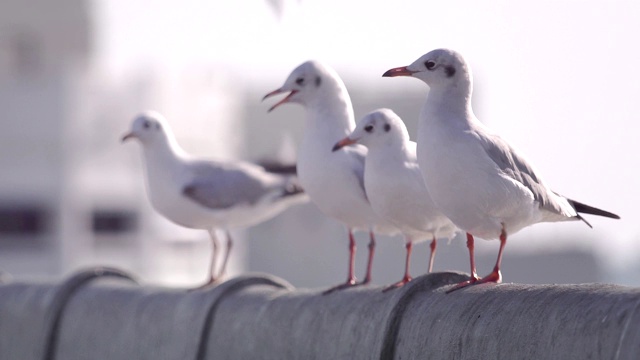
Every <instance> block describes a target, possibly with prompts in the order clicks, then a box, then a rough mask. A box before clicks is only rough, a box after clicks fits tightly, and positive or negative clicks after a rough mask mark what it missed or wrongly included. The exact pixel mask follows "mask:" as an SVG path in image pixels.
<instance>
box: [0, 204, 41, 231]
mask: <svg viewBox="0 0 640 360" xmlns="http://www.w3.org/2000/svg"><path fill="white" fill-rule="evenodd" d="M47 218H48V212H47V211H46V210H45V209H44V208H43V207H38V206H32V205H22V206H15V205H14V206H3V207H0V234H2V235H38V234H42V233H44V232H45V231H46V230H47Z"/></svg>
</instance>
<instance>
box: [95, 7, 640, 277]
mask: <svg viewBox="0 0 640 360" xmlns="http://www.w3.org/2000/svg"><path fill="white" fill-rule="evenodd" d="M283 1H284V3H285V4H286V7H285V9H284V12H283V14H282V17H281V18H279V17H278V16H277V15H276V14H275V12H274V11H273V9H272V8H271V7H270V6H269V3H268V2H267V1H258V0H254V1H242V0H240V1H212V0H186V1H181V2H179V3H178V2H175V1H169V0H143V1H142V0H141V1H135V2H130V1H123V0H119V1H118V0H94V3H95V4H96V14H97V19H98V23H99V26H98V29H97V32H98V36H99V46H98V55H99V62H100V63H101V65H102V66H104V67H105V68H106V69H109V71H112V72H113V73H114V74H118V73H126V72H127V71H131V70H135V69H140V68H141V67H145V66H149V65H153V66H158V67H162V68H166V69H172V70H176V69H183V68H187V67H190V66H201V65H202V64H207V65H214V66H219V67H220V69H221V72H225V73H227V74H230V76H231V77H232V78H233V77H235V78H237V81H238V82H240V83H241V84H242V85H243V86H253V87H254V88H255V91H257V92H266V91H267V90H272V89H274V88H276V87H278V86H280V84H281V83H282V82H283V81H284V79H285V78H286V76H287V75H288V74H289V72H290V71H291V70H292V69H293V68H294V67H295V66H297V65H298V64H300V63H301V62H303V61H305V60H308V59H312V58H315V59H321V60H324V61H326V62H327V63H329V64H331V65H333V66H334V67H335V68H336V69H337V70H338V72H339V73H340V74H341V75H342V76H343V77H348V78H352V79H357V81H361V82H362V83H365V84H367V86H368V87H370V88H375V87H390V86H406V87H407V88H412V89H416V90H418V91H424V92H425V93H426V90H427V87H426V85H424V84H422V83H421V82H419V81H417V80H415V79H398V78H394V79H389V78H384V79H383V78H381V77H380V75H381V74H382V73H383V72H384V71H385V70H387V69H389V68H391V67H396V66H402V65H408V64H409V63H411V62H413V61H414V60H415V59H416V58H418V57H419V56H421V55H422V54H424V53H426V52H428V51H430V50H432V49H434V48H438V47H449V48H452V49H455V50H457V51H459V52H461V53H462V54H463V55H465V56H466V58H467V59H468V61H469V62H470V64H471V66H472V69H473V70H474V75H475V89H476V90H477V92H481V94H482V95H481V100H480V101H478V102H477V103H478V106H477V107H476V109H475V112H476V115H477V116H478V118H480V120H481V121H483V122H485V123H486V124H488V125H489V126H490V127H492V128H493V129H495V130H496V131H497V132H498V133H500V134H501V135H502V136H504V137H505V138H506V139H508V140H509V141H510V142H511V143H513V144H514V145H515V146H516V147H517V148H519V149H520V150H522V151H523V152H524V153H525V154H526V155H527V156H528V157H529V159H530V160H531V161H532V162H533V163H534V164H535V165H536V166H537V168H538V170H539V171H540V173H541V174H542V176H543V177H544V178H545V179H546V181H547V182H548V183H549V184H551V185H552V187H553V188H554V189H555V190H556V191H558V192H560V193H562V194H564V195H567V196H568V197H571V198H574V199H576V200H580V201H582V202H585V203H588V204H590V205H594V206H597V207H602V208H604V209H606V210H610V211H613V212H616V213H618V214H619V215H621V216H622V218H623V219H622V220H621V221H613V220H609V219H599V218H594V217H589V221H590V222H591V223H592V224H593V225H594V230H590V229H589V228H588V227H586V226H584V225H583V224H579V223H571V224H545V225H536V226H535V227H534V228H530V229H525V230H523V231H521V233H519V234H517V235H516V236H514V237H513V238H514V241H513V242H514V243H515V242H516V237H525V238H531V237H532V236H533V235H538V234H539V235H540V237H541V238H542V237H549V238H552V239H553V238H554V237H560V236H562V235H564V236H567V234H571V236H577V237H580V238H582V237H584V241H587V242H589V245H588V246H589V247H591V246H592V247H593V248H595V249H597V250H598V251H602V252H604V254H606V255H607V256H606V258H609V259H612V260H611V261H612V262H615V263H616V264H619V265H620V266H626V264H630V263H633V261H634V260H635V261H637V260H638V254H640V222H639V221H638V220H639V219H640V211H638V210H637V207H636V205H635V202H636V201H638V199H640V188H639V187H638V185H639V184H640V173H639V171H638V169H639V168H640V150H639V149H638V143H639V141H638V140H637V136H638V130H639V129H640V128H639V127H638V120H639V119H638V118H639V116H638V115H637V114H636V113H635V104H636V103H637V102H638V99H640V46H639V45H638V44H639V41H638V36H639V35H640V2H638V1H634V0H628V1H578V0H575V1H567V0H562V1H529V2H526V3H524V2H516V1H477V0H470V1H440V2H434V1H393V2H392V1H344V0H342V1H341V0H283ZM391 83H393V84H391ZM360 115H362V114H356V116H360ZM416 116H418V114H416ZM522 233H526V234H525V235H522ZM576 241H582V239H577V240H576ZM549 245H550V246H553V244H549ZM510 246H511V245H510ZM520 246H525V247H526V244H525V245H522V244H521V245H520ZM496 248H497V247H496ZM609 265H611V264H609Z"/></svg>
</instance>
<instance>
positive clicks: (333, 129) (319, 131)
mask: <svg viewBox="0 0 640 360" xmlns="http://www.w3.org/2000/svg"><path fill="white" fill-rule="evenodd" d="M305 121H306V124H305V130H304V139H305V140H306V141H311V139H310V138H312V139H313V140H314V141H316V142H317V141H318V140H319V139H323V140H324V141H326V142H327V144H328V146H329V147H328V149H330V148H331V146H333V144H335V142H336V141H338V140H340V139H342V138H344V137H345V136H347V135H349V134H350V133H351V131H353V129H355V127H356V123H355V121H354V119H353V108H352V107H351V101H349V100H344V99H336V100H334V101H332V102H330V103H327V102H324V103H319V104H314V105H312V106H310V107H309V108H308V109H307V114H306V120H305Z"/></svg>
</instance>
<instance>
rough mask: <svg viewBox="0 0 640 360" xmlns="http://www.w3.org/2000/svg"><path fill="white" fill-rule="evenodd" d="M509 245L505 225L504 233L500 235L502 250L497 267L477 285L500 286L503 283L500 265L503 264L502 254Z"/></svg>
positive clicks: (499, 252)
mask: <svg viewBox="0 0 640 360" xmlns="http://www.w3.org/2000/svg"><path fill="white" fill-rule="evenodd" d="M506 244H507V232H506V231H504V225H503V226H502V232H501V233H500V250H498V259H497V260H496V265H495V266H494V267H493V271H492V272H491V274H489V275H487V276H485V277H483V278H482V280H478V282H477V283H476V284H484V283H489V282H492V283H496V284H500V283H501V282H502V273H500V264H501V263H502V252H503V251H504V246H505V245H506Z"/></svg>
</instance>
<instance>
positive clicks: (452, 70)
mask: <svg viewBox="0 0 640 360" xmlns="http://www.w3.org/2000/svg"><path fill="white" fill-rule="evenodd" d="M382 76H383V77H395V76H409V77H413V78H417V79H419V80H422V81H423V82H425V83H426V84H427V85H428V86H429V93H428V95H427V99H426V101H425V103H424V106H423V108H422V110H421V112H420V117H419V125H418V137H417V143H418V147H417V155H418V164H419V166H420V170H421V172H422V176H423V179H424V181H425V184H426V186H427V189H428V191H429V193H430V194H431V196H432V198H433V200H434V202H435V203H436V205H437V206H438V208H439V209H440V210H441V211H442V213H444V214H445V215H446V216H447V217H448V218H449V219H451V221H453V223H454V224H455V225H456V226H457V227H458V228H460V229H461V230H463V231H465V232H466V233H467V248H468V249H469V260H470V265H471V278H470V279H469V280H468V281H465V282H462V283H460V284H458V285H456V286H455V287H454V288H453V289H451V290H450V291H454V290H458V289H462V288H464V287H467V286H469V285H474V284H482V283H500V282H501V281H502V273H501V271H500V265H501V262H502V254H503V251H504V247H505V245H506V242H507V238H508V236H510V235H513V234H515V233H516V232H518V231H519V230H521V229H522V228H524V227H527V226H530V225H533V224H536V223H539V222H558V221H570V220H582V221H583V222H584V223H585V224H586V225H588V226H589V227H591V225H590V224H589V223H588V222H587V221H586V219H584V218H583V217H582V215H581V214H591V215H599V216H604V217H608V218H613V219H619V218H620V217H619V216H618V215H616V214H613V213H611V212H608V211H604V210H601V209H598V208H595V207H592V206H589V205H586V204H584V203H581V202H578V201H575V200H572V199H570V198H568V197H565V196H563V195H561V194H559V193H557V192H555V191H553V190H552V189H551V188H549V186H548V185H547V183H546V182H545V181H544V180H543V179H542V177H541V176H540V174H539V173H538V171H537V170H535V168H534V167H533V165H532V164H531V162H530V161H528V160H527V158H526V157H525V156H524V155H523V154H522V153H521V152H520V151H518V150H516V148H515V147H513V146H511V145H510V144H509V143H508V142H507V141H506V140H504V139H503V138H502V137H500V136H499V135H498V134H496V133H495V132H494V131H492V130H491V129H489V128H488V127H487V126H485V125H484V124H482V123H481V122H480V121H479V120H478V119H477V118H476V116H475V115H474V113H473V109H472V107H471V95H472V90H473V78H472V73H471V68H470V66H469V64H468V63H467V62H466V60H465V59H464V58H463V57H462V55H460V54H459V53H458V52H456V51H453V50H450V49H436V50H433V51H430V52H428V53H426V54H425V55H423V56H421V57H420V58H418V59H417V60H415V61H414V62H413V63H412V64H410V65H408V66H402V67H397V68H392V69H390V70H388V71H386V72H385V73H384V74H383V75H382ZM474 237H480V238H483V239H487V240H492V239H499V240H500V248H499V250H498V258H497V260H496V263H495V266H494V268H493V271H492V272H491V273H490V274H489V275H487V276H485V277H484V278H479V277H478V276H477V273H476V267H475V260H474V255H473V249H474Z"/></svg>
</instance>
